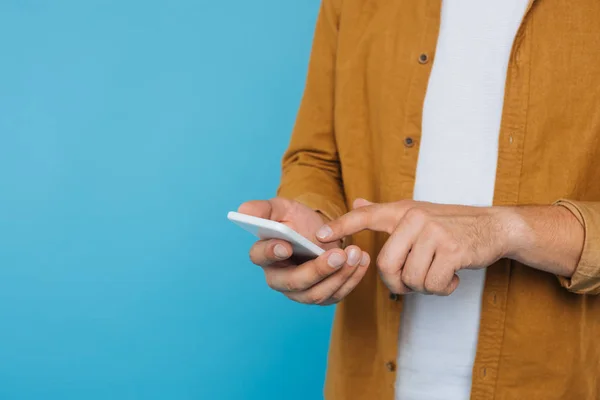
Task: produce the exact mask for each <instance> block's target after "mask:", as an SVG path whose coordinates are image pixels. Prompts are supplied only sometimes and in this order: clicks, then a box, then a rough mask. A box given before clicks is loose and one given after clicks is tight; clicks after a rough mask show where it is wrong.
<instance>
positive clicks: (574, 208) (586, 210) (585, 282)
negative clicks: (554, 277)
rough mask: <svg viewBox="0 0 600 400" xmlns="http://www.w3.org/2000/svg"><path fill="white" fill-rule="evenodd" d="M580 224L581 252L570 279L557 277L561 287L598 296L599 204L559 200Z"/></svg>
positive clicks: (599, 286)
mask: <svg viewBox="0 0 600 400" xmlns="http://www.w3.org/2000/svg"><path fill="white" fill-rule="evenodd" d="M555 204H557V205H559V206H563V207H566V208H567V209H568V210H569V211H571V212H572V213H573V215H575V217H576V218H577V219H578V220H579V222H581V224H582V225H583V227H584V231H585V239H584V244H583V251H582V253H581V258H580V260H579V263H578V264H577V267H576V269H575V273H574V274H573V276H572V277H571V278H565V277H558V279H559V280H560V283H561V285H562V286H564V287H565V288H567V289H568V290H569V291H571V292H574V293H579V294H594V295H597V294H600V202H583V201H572V200H559V201H557V202H556V203H555Z"/></svg>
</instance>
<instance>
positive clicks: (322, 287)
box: [285, 246, 362, 305]
mask: <svg viewBox="0 0 600 400" xmlns="http://www.w3.org/2000/svg"><path fill="white" fill-rule="evenodd" d="M350 247H351V248H349V249H347V254H348V261H347V262H346V263H345V265H344V266H343V267H342V268H341V269H340V270H339V271H337V272H336V273H335V274H332V275H330V276H329V277H327V278H325V279H323V280H322V281H321V282H319V283H317V284H316V285H314V286H312V287H311V288H309V289H307V290H305V291H301V292H288V293H285V295H286V296H287V297H288V298H290V299H291V300H294V301H297V302H299V303H303V304H319V305H325V303H326V302H327V301H328V300H329V299H331V297H332V296H333V295H334V294H335V293H336V292H337V291H338V290H340V288H341V287H342V286H343V285H344V284H345V283H346V282H348V280H349V279H350V278H351V277H352V276H353V275H354V273H355V272H356V271H357V270H358V269H359V267H358V265H359V264H360V262H361V259H362V251H361V250H360V249H359V248H358V247H356V246H350Z"/></svg>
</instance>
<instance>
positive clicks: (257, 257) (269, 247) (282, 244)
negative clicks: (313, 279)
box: [250, 239, 292, 266]
mask: <svg viewBox="0 0 600 400" xmlns="http://www.w3.org/2000/svg"><path fill="white" fill-rule="evenodd" d="M291 256H292V246H291V245H290V244H289V243H288V242H286V241H284V240H277V239H271V240H259V241H258V242H256V243H254V245H253V246H252V247H251V248H250V260H251V261H252V263H253V264H256V265H260V266H268V265H271V264H273V263H274V262H277V261H283V260H287V259H288V258H290V257H291Z"/></svg>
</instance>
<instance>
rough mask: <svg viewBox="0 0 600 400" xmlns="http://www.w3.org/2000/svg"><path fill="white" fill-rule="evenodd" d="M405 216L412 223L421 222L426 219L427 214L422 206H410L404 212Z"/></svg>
mask: <svg viewBox="0 0 600 400" xmlns="http://www.w3.org/2000/svg"><path fill="white" fill-rule="evenodd" d="M405 218H406V220H407V221H408V222H410V223H412V224H423V223H425V221H426V220H427V218H428V214H427V211H425V210H423V209H422V208H418V207H412V208H409V209H408V211H407V212H406V214H405Z"/></svg>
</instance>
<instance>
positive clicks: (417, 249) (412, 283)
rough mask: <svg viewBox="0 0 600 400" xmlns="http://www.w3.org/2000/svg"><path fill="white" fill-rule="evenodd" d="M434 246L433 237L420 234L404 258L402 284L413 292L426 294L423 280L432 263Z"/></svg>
mask: <svg viewBox="0 0 600 400" xmlns="http://www.w3.org/2000/svg"><path fill="white" fill-rule="evenodd" d="M435 245H436V241H435V238H434V237H432V236H430V235H424V234H423V232H421V234H420V235H419V236H418V237H417V240H416V242H415V244H414V245H413V246H412V248H411V250H410V253H409V254H408V256H407V257H406V262H405V263H404V268H403V269H402V283H404V285H405V286H406V287H408V288H409V289H411V290H413V291H414V292H419V293H425V292H427V290H425V278H426V277H427V272H428V271H429V267H430V266H431V263H432V262H433V256H434V254H435Z"/></svg>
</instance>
